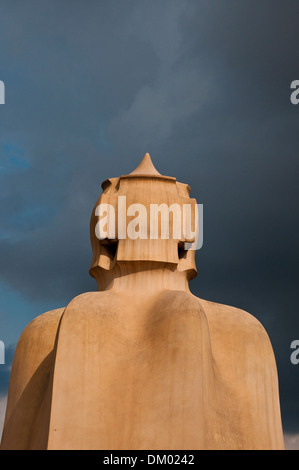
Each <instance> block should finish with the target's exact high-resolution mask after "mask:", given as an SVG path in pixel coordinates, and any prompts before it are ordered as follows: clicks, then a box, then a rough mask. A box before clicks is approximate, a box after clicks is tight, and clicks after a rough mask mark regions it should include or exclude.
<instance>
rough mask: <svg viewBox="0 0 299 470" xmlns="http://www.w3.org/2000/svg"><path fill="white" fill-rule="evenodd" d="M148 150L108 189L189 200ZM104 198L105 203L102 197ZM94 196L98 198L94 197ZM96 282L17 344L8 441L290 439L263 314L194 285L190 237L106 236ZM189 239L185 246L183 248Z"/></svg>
mask: <svg viewBox="0 0 299 470" xmlns="http://www.w3.org/2000/svg"><path fill="white" fill-rule="evenodd" d="M189 191H190V188H189V186H188V185H185V184H182V183H178V182H177V181H176V179H175V178H171V177H165V176H163V175H160V174H159V173H158V172H157V170H156V169H155V168H154V167H153V165H152V162H151V160H150V157H149V155H146V156H145V158H144V160H143V161H142V163H141V164H140V165H139V167H138V168H137V169H136V170H135V171H134V172H132V173H131V174H130V175H125V176H123V177H120V178H112V179H110V180H107V181H106V182H104V183H103V194H102V195H101V197H100V200H99V201H98V202H97V204H98V203H99V202H101V201H106V202H107V201H108V202H109V203H111V204H114V205H115V207H116V197H117V196H118V195H126V197H127V200H128V201H129V202H128V203H130V202H138V203H142V204H144V205H145V206H147V207H148V206H149V204H151V203H156V202H157V203H161V202H165V203H167V204H171V203H173V202H176V203H178V204H184V203H186V201H188V202H190V201H191V202H192V204H193V203H195V200H191V199H190V198H189ZM97 204H96V206H97ZM96 206H95V207H96ZM96 222H97V217H96V215H95V210H94V211H93V214H92V217H91V225H90V233H91V243H92V248H93V259H92V264H91V269H90V273H91V275H92V276H93V277H95V279H96V281H97V283H98V291H97V292H88V293H85V294H82V295H79V296H78V297H75V298H74V299H73V300H72V301H71V302H70V303H69V304H68V305H67V306H66V308H62V309H58V310H53V311H52V312H47V313H45V314H43V315H41V316H39V317H37V318H36V319H34V320H33V321H32V322H31V323H30V324H29V325H28V326H27V328H26V329H25V330H24V332H23V333H22V335H21V337H20V340H19V343H18V346H17V350H16V353H15V357H14V361H13V366H12V372H11V378H10V386H9V395H8V404H7V412H6V418H5V424H4V431H3V437H2V443H1V449H105V450H122V449H126V450H130V449H134V450H137V449H145V450H152V449H153V450H159V449H164V450H165V449H169V450H184V449H189V450H190V449H193V450H196V449H283V448H284V442H283V434H282V426H281V416H280V403H279V391H278V377H277V370H276V364H275V357H274V353H273V350H272V346H271V343H270V340H269V338H268V335H267V333H266V331H265V330H264V328H263V326H262V325H261V324H260V323H259V322H258V321H257V320H256V319H255V318H254V317H253V316H252V315H250V314H249V313H247V312H244V311H243V310H240V309H237V308H234V307H229V306H226V305H221V304H216V303H213V302H209V301H207V300H203V299H199V298H197V297H195V296H194V295H193V294H192V293H191V292H190V290H189V280H190V279H192V278H193V277H195V275H196V266H195V261H194V258H195V252H194V251H191V250H189V251H186V252H185V251H184V250H183V249H182V242H184V241H186V240H183V239H182V240H179V241H178V240H161V239H158V240H114V241H113V243H112V242H111V241H99V240H98V239H97V237H96V236H95V232H94V229H95V224H96ZM179 247H180V248H179Z"/></svg>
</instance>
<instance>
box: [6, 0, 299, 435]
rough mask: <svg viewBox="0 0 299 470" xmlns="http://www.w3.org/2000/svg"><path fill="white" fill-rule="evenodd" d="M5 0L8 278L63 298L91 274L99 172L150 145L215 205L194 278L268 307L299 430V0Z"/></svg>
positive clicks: (122, 170) (257, 307)
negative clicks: (296, 93)
mask: <svg viewBox="0 0 299 470" xmlns="http://www.w3.org/2000/svg"><path fill="white" fill-rule="evenodd" d="M0 6H1V17H0V39H1V50H0V71H1V76H0V79H1V80H3V81H4V82H5V85H6V105H5V106H2V107H1V109H0V112H1V115H0V116H1V117H0V119H1V127H0V155H1V171H0V180H1V184H0V195H1V200H2V203H1V207H0V217H1V226H2V233H1V245H0V256H1V266H0V276H1V278H2V280H3V281H4V282H6V283H7V284H9V285H11V286H12V287H13V288H14V289H16V290H18V291H19V292H22V294H23V295H25V296H26V297H27V298H30V299H33V300H34V299H39V300H40V299H45V300H47V301H48V300H50V299H53V301H54V300H55V302H56V301H60V302H61V305H65V303H66V302H68V300H69V299H70V298H72V297H73V296H74V295H76V294H78V293H80V292H82V291H85V290H90V289H94V288H95V285H94V283H93V280H91V279H89V276H88V269H89V262H90V259H91V252H90V247H89V233H88V230H89V217H90V214H91V210H92V207H93V204H94V203H95V201H96V199H97V197H98V195H99V193H100V182H101V181H102V180H104V179H106V178H107V177H113V176H119V175H121V174H127V173H128V172H130V171H132V170H133V169H134V168H135V167H136V166H137V164H138V163H139V160H140V159H141V157H142V156H143V154H144V153H145V152H149V153H150V154H151V156H152V158H153V161H154V163H155V165H156V166H157V169H158V170H159V171H160V172H161V173H163V174H169V175H172V176H176V177H177V179H178V180H179V181H182V182H186V183H189V184H190V185H191V188H192V196H194V197H196V198H198V201H199V202H201V203H203V204H204V246H203V248H202V250H201V251H200V252H199V253H198V254H197V264H198V271H199V275H198V279H197V280H195V281H193V282H192V284H191V289H192V290H193V292H194V293H196V294H198V295H200V296H202V297H205V298H209V299H211V300H215V301H219V302H222V303H228V304H232V305H236V306H238V307H241V308H244V309H245V310H248V311H250V312H251V313H253V314H254V315H255V316H257V318H258V319H259V320H261V321H262V323H263V324H264V326H265V327H266V329H267V331H268V332H269V335H270V338H271V341H272V344H273V347H274V351H275V354H276V358H277V363H278V370H279V377H280V387H281V398H282V412H283V419H284V426H285V429H289V430H292V431H297V432H298V430H299V423H298V418H297V417H296V413H297V411H298V400H297V392H298V389H299V380H298V379H297V377H298V373H297V370H296V366H293V365H292V364H291V363H290V361H289V353H290V351H289V345H290V343H291V341H292V340H293V339H296V336H297V337H299V320H298V312H297V309H296V301H297V286H298V269H297V266H298V260H299V251H298V243H297V240H298V237H297V233H298V229H299V223H298V196H299V194H298V191H299V190H298V184H297V180H298V165H299V160H298V144H299V137H298V136H299V133H298V119H299V117H298V112H299V106H298V107H296V106H293V105H291V103H290V83H291V82H292V81H293V80H295V79H299V77H298V60H297V54H298V46H299V44H298V43H299V35H298V14H299V5H298V2H295V1H292V0H289V1H288V2H281V1H272V2H271V3H270V2H269V1H267V2H266V1H263V0H262V1H255V0H254V1H252V0H251V1H246V0H245V1H242V2H238V1H234V0H230V1H229V2H222V1H220V0H218V1H216V0H210V1H209V2H206V1H184V2H183V1H178V0H169V1H151V2H147V1H140V0H139V1H126V2H122V1H118V2H108V1H100V2H92V1H90V2H88V3H84V2H78V1H76V2H69V1H64V2H57V1H52V2H46V1H27V2H10V3H8V2H1V1H0ZM297 367H299V366H297ZM298 370H299V369H298Z"/></svg>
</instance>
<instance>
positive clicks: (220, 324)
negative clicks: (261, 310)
mask: <svg viewBox="0 0 299 470" xmlns="http://www.w3.org/2000/svg"><path fill="white" fill-rule="evenodd" d="M198 301H199V302H200V304H201V306H202V308H203V309H204V311H205V314H206V317H207V320H208V324H209V330H210V335H211V343H212V351H213V355H214V358H215V360H216V362H217V363H219V364H221V367H222V370H223V371H226V372H227V373H228V375H229V376H230V378H232V374H235V373H237V372H238V371H239V372H240V374H241V375H242V371H243V373H245V370H246V369H247V368H248V367H250V368H251V367H255V368H256V369H257V370H258V369H263V368H264V367H265V366H267V367H270V369H271V370H272V371H274V370H276V362H275V357H274V352H273V348H272V345H271V342H270V339H269V336H268V334H267V332H266V330H265V328H264V327H263V325H262V324H261V323H260V321H259V320H257V319H256V318H255V317H254V316H253V315H251V314H250V313H248V312H246V311H244V310H242V309H239V308H236V307H230V306H228V305H223V304H218V303H214V302H209V301H206V300H202V299H198ZM233 364H235V365H236V364H239V367H233V366H232V365H233ZM241 364H242V366H241Z"/></svg>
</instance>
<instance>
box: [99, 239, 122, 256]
mask: <svg viewBox="0 0 299 470" xmlns="http://www.w3.org/2000/svg"><path fill="white" fill-rule="evenodd" d="M101 243H102V245H103V246H104V248H105V251H106V254H107V256H109V258H111V259H114V258H115V255H116V251H117V247H118V240H108V239H107V238H106V239H105V240H102V242H101Z"/></svg>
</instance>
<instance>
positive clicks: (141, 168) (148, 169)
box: [130, 153, 161, 176]
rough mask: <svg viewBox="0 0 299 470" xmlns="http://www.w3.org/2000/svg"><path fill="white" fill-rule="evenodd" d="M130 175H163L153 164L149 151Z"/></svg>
mask: <svg viewBox="0 0 299 470" xmlns="http://www.w3.org/2000/svg"><path fill="white" fill-rule="evenodd" d="M130 175H155V176H161V173H159V172H158V171H157V170H156V168H155V167H154V165H153V162H152V159H151V157H150V154H149V153H146V154H145V155H144V157H143V159H142V160H141V162H140V163H139V165H138V167H137V168H136V169H135V170H134V171H132V173H130Z"/></svg>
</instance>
